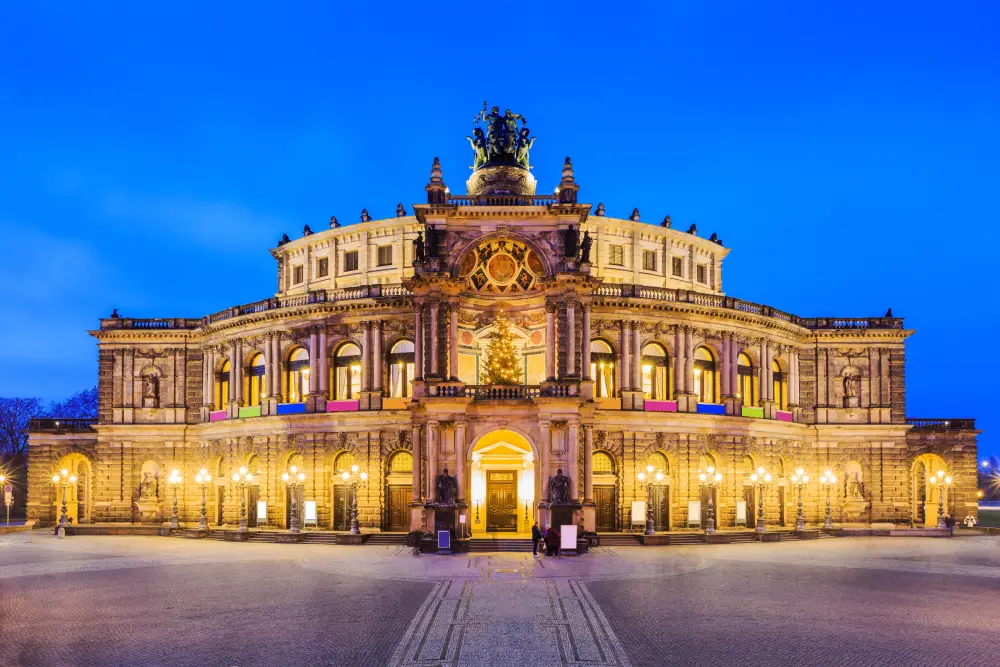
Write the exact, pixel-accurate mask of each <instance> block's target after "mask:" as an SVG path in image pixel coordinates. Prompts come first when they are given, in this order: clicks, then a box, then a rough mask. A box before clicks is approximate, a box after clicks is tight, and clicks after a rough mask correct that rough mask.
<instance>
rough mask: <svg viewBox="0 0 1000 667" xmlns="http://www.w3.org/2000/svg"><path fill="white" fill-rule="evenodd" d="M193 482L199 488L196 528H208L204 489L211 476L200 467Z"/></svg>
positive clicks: (210, 480) (209, 482)
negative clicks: (199, 509)
mask: <svg viewBox="0 0 1000 667" xmlns="http://www.w3.org/2000/svg"><path fill="white" fill-rule="evenodd" d="M194 482H195V484H197V485H198V488H200V489H201V514H200V515H199V516H198V530H208V512H206V511H205V491H206V490H207V489H208V486H209V484H211V483H212V476H211V475H209V474H208V471H207V470H205V469H204V468H202V469H201V470H199V471H198V474H196V475H195V476H194Z"/></svg>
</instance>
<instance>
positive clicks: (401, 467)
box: [389, 452, 413, 473]
mask: <svg viewBox="0 0 1000 667" xmlns="http://www.w3.org/2000/svg"><path fill="white" fill-rule="evenodd" d="M389 472H390V473H394V472H413V455H412V454H410V453H409V452H397V453H396V454H395V455H393V457H392V458H391V459H389Z"/></svg>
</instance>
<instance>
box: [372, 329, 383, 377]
mask: <svg viewBox="0 0 1000 667" xmlns="http://www.w3.org/2000/svg"><path fill="white" fill-rule="evenodd" d="M383 375H384V373H383V369H382V322H381V321H375V322H372V391H374V392H376V393H382V376H383Z"/></svg>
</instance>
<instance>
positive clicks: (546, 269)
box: [448, 231, 555, 278]
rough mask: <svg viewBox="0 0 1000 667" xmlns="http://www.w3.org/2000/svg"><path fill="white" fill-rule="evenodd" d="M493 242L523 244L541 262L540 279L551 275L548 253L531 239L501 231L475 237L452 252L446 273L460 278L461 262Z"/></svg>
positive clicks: (552, 269) (552, 270) (552, 268)
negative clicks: (453, 258) (541, 271)
mask: <svg viewBox="0 0 1000 667" xmlns="http://www.w3.org/2000/svg"><path fill="white" fill-rule="evenodd" d="M493 241H517V242H519V243H523V244H524V245H525V246H527V247H528V249H529V250H531V252H533V253H534V254H535V256H536V257H537V258H538V259H539V260H540V261H541V264H542V268H543V275H541V276H539V277H540V278H546V277H549V276H551V275H553V272H554V270H555V269H554V267H553V265H552V262H551V260H550V259H549V252H547V251H545V250H542V249H541V248H540V247H539V245H538V243H537V242H536V241H535V239H531V238H529V237H527V236H525V235H523V234H518V233H516V232H510V231H503V232H492V233H489V234H483V235H481V236H476V237H475V238H473V239H470V240H469V241H467V242H466V243H465V244H464V245H462V246H461V247H460V248H456V249H455V250H453V251H452V252H451V253H450V255H451V256H452V257H455V260H454V261H453V262H452V263H451V266H449V267H448V273H450V274H451V276H452V278H461V277H462V276H461V275H460V274H461V269H462V266H463V262H465V260H466V257H467V256H468V255H469V254H470V253H473V252H475V250H476V248H479V247H480V246H482V245H485V244H487V243H491V242H493Z"/></svg>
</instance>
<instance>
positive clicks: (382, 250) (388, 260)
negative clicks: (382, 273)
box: [378, 245, 392, 266]
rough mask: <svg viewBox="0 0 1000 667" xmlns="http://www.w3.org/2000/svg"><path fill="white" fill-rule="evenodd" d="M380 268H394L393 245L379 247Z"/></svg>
mask: <svg viewBox="0 0 1000 667" xmlns="http://www.w3.org/2000/svg"><path fill="white" fill-rule="evenodd" d="M378 266H392V246H391V245H380V246H379V247H378Z"/></svg>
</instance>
